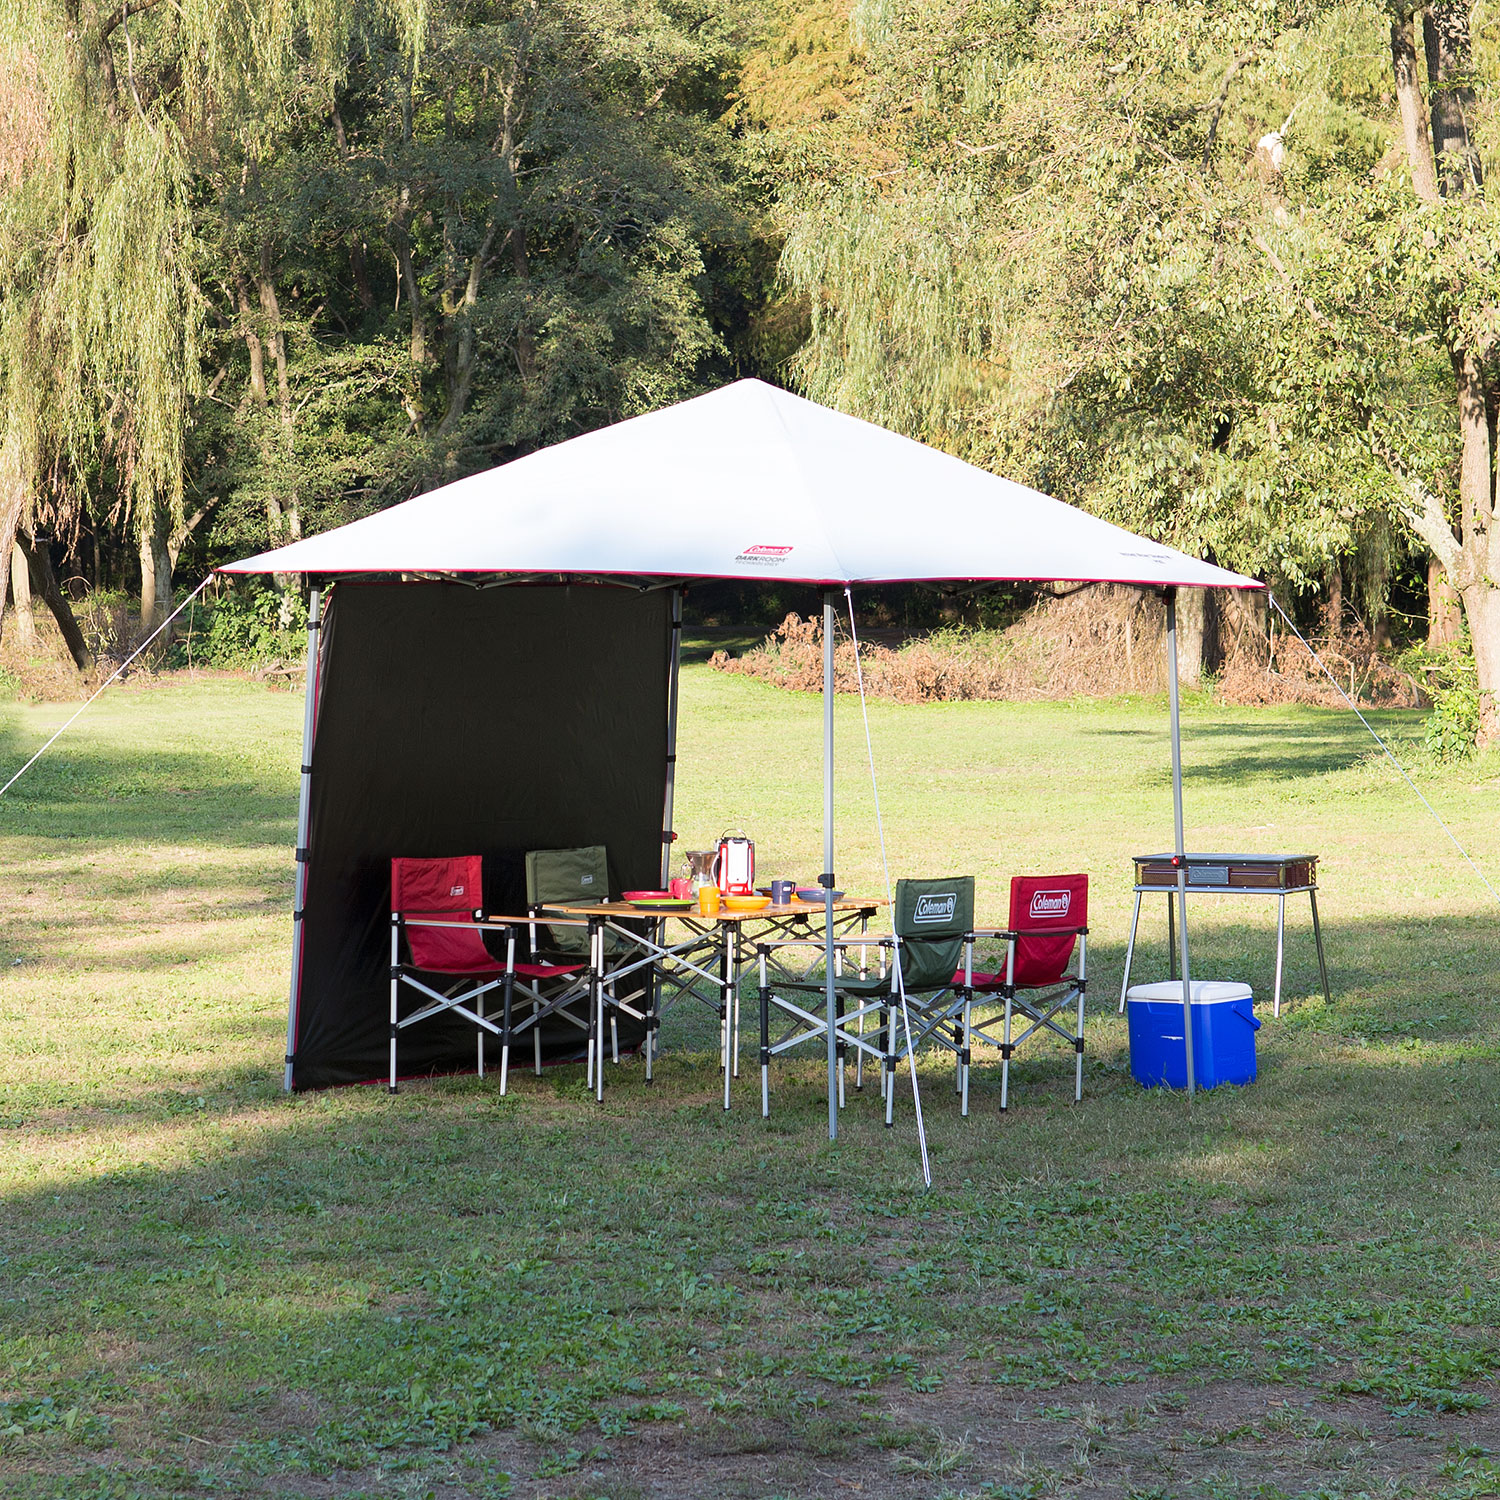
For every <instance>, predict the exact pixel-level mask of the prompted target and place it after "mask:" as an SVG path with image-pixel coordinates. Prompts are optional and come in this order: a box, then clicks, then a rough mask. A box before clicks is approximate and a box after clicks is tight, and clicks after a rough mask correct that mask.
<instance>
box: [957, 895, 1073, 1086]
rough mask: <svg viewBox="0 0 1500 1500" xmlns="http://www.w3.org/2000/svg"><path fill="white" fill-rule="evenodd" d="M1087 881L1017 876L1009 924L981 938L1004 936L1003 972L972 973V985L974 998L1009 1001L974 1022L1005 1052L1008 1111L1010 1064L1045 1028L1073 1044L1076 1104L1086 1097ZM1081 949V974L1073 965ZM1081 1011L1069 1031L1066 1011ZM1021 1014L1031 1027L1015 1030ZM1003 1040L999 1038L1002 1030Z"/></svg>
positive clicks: (1002, 1056) (985, 931) (979, 933)
mask: <svg viewBox="0 0 1500 1500" xmlns="http://www.w3.org/2000/svg"><path fill="white" fill-rule="evenodd" d="M1088 920H1089V878H1088V876H1087V875H1017V876H1015V877H1014V878H1013V879H1012V880H1011V883H1010V926H1009V928H1007V929H1005V930H1001V929H999V928H981V929H978V930H977V931H976V932H975V934H974V935H975V937H976V938H979V937H999V938H1004V939H1005V970H1004V972H1003V973H1000V974H975V973H972V972H971V973H970V977H969V982H968V985H967V986H966V988H967V989H968V991H969V994H970V997H971V998H972V996H974V995H976V994H977V995H999V996H1000V997H1001V998H1002V999H1003V1000H1004V1002H1005V1004H1004V1009H1003V1011H1002V1012H1001V1014H1000V1015H998V1016H991V1017H989V1018H987V1019H985V1020H982V1021H973V1020H971V1022H970V1025H971V1028H972V1032H973V1034H974V1035H975V1036H977V1037H979V1038H981V1039H982V1040H984V1041H987V1042H989V1043H990V1045H991V1046H993V1047H998V1048H999V1049H1000V1108H1001V1109H1007V1108H1009V1106H1010V1060H1011V1058H1012V1056H1013V1055H1014V1054H1015V1051H1016V1049H1017V1048H1018V1047H1019V1046H1020V1045H1021V1044H1022V1043H1023V1042H1025V1041H1027V1040H1028V1039H1029V1038H1031V1037H1033V1036H1035V1035H1036V1034H1037V1033H1038V1032H1040V1031H1051V1032H1054V1033H1055V1034H1056V1035H1058V1036H1060V1037H1061V1038H1062V1039H1063V1040H1064V1041H1065V1042H1070V1043H1072V1046H1073V1053H1074V1059H1075V1061H1074V1077H1073V1101H1074V1103H1077V1102H1078V1101H1079V1100H1081V1099H1082V1098H1083V999H1084V992H1085V990H1086V989H1087V986H1088V981H1087V978H1086V973H1087V960H1088V931H1089V928H1088ZM1075 945H1076V947H1077V949H1078V972H1077V973H1076V974H1069V973H1068V963H1069V960H1070V959H1071V958H1072V957H1073V949H1074V947H1075ZM1075 1004H1076V1006H1077V1015H1076V1021H1074V1024H1073V1028H1072V1030H1069V1029H1068V1026H1067V1024H1066V1023H1065V1019H1059V1018H1060V1017H1062V1015H1063V1012H1064V1011H1065V1010H1066V1009H1067V1008H1068V1007H1069V1006H1072V1005H1075ZM1017 1013H1019V1014H1020V1016H1021V1018H1022V1020H1021V1025H1022V1026H1023V1027H1024V1028H1025V1029H1024V1030H1022V1031H1020V1032H1019V1033H1017V1032H1015V1031H1014V1029H1013V1028H1014V1025H1015V1018H1016V1015H1017ZM997 1027H998V1028H999V1029H1000V1035H999V1036H998V1037H996V1036H995V1035H994V1032H995V1029H996V1028H997Z"/></svg>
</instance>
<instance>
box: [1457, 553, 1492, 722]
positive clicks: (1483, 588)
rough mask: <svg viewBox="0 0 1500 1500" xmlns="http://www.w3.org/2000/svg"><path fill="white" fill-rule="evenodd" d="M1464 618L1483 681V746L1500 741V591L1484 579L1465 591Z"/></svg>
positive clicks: (1478, 673) (1480, 718)
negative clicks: (1467, 620) (1498, 688)
mask: <svg viewBox="0 0 1500 1500" xmlns="http://www.w3.org/2000/svg"><path fill="white" fill-rule="evenodd" d="M1464 614H1465V615H1467V616H1468V619H1469V638H1470V640H1471V641H1473V643H1474V666H1475V669H1476V675H1477V676H1478V678H1479V744H1480V745H1481V746H1484V745H1489V744H1493V743H1494V742H1495V741H1496V740H1500V692H1497V690H1496V688H1497V684H1500V589H1497V588H1495V587H1494V586H1493V585H1491V584H1490V582H1489V581H1488V580H1487V579H1481V580H1480V581H1479V582H1477V583H1476V584H1474V585H1473V587H1471V588H1467V589H1465V590H1464Z"/></svg>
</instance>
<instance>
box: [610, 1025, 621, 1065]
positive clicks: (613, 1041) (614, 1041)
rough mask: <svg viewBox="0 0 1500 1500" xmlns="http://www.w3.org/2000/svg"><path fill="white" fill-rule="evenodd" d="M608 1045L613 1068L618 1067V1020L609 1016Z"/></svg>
mask: <svg viewBox="0 0 1500 1500" xmlns="http://www.w3.org/2000/svg"><path fill="white" fill-rule="evenodd" d="M609 1045H610V1049H611V1051H612V1052H613V1054H614V1060H615V1066H616V1067H619V1066H620V1019H619V1017H618V1016H615V1015H611V1016H610V1018H609Z"/></svg>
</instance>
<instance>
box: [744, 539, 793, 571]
mask: <svg viewBox="0 0 1500 1500" xmlns="http://www.w3.org/2000/svg"><path fill="white" fill-rule="evenodd" d="M791 552H792V549H791V548H790V547H767V546H764V545H762V544H757V545H756V546H754V547H746V548H745V550H744V551H743V552H741V553H740V554H739V555H738V556H737V557H736V558H735V561H736V562H737V563H746V564H748V565H749V566H750V567H752V568H779V567H780V566H781V565H782V563H784V562H785V561H786V560H787V558H788V557H790V556H791Z"/></svg>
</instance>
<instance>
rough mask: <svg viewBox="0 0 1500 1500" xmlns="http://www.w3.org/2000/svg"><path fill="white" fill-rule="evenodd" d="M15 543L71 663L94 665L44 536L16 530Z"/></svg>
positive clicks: (84, 669)
mask: <svg viewBox="0 0 1500 1500" xmlns="http://www.w3.org/2000/svg"><path fill="white" fill-rule="evenodd" d="M16 545H17V546H18V547H19V548H20V549H21V551H22V552H23V553H24V554H25V557H26V571H27V575H28V577H29V579H30V582H31V592H32V593H33V594H40V595H41V596H42V602H43V603H44V604H46V606H47V608H48V609H50V610H51V611H52V618H53V619H54V620H56V621H57V628H58V630H60V631H61V632H62V638H63V643H64V644H65V645H66V646H67V648H68V654H69V655H70V656H71V657H72V658H73V663H74V665H75V666H76V667H77V668H78V670H79V671H80V672H87V671H89V670H90V669H91V668H92V667H93V665H94V658H93V656H92V654H91V653H90V651H89V648H88V642H87V641H85V640H84V638H83V631H82V630H80V629H79V628H78V621H77V620H76V619H75V618H74V617H73V608H72V606H71V605H70V604H69V603H68V600H67V596H66V595H65V594H64V593H63V591H62V590H61V589H60V588H59V587H58V586H57V575H56V574H55V573H54V572H53V571H52V558H51V557H50V556H49V555H48V552H47V539H46V537H35V538H32V537H28V536H27V535H26V533H25V532H23V531H17V532H16Z"/></svg>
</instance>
